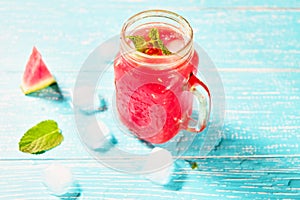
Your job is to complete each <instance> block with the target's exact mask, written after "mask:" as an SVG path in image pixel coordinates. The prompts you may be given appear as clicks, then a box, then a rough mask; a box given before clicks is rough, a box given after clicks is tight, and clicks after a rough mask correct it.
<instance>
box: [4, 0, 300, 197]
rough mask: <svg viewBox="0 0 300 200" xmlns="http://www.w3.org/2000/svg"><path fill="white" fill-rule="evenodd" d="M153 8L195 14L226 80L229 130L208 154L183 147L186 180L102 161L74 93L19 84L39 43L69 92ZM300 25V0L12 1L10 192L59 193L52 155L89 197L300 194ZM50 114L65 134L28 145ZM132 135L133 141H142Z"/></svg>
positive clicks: (7, 112) (8, 36)
mask: <svg viewBox="0 0 300 200" xmlns="http://www.w3.org/2000/svg"><path fill="white" fill-rule="evenodd" d="M153 8H159V9H167V10H171V11H174V12H177V13H179V14H181V15H182V16H184V17H185V18H186V19H187V20H188V21H189V22H190V23H191V25H192V27H193V29H194V32H195V38H194V40H195V42H196V43H197V44H199V45H200V46H201V47H202V48H203V49H204V50H205V52H206V53H207V55H208V56H209V57H210V58H211V60H212V61H213V62H214V64H215V66H216V68H217V70H218V74H219V76H220V77H221V79H222V84H223V87H224V92H225V100H226V108H225V118H224V123H223V124H222V129H221V139H219V140H218V142H217V143H216V144H215V146H214V147H213V148H212V150H211V151H210V152H209V153H208V154H207V155H199V154H197V151H193V152H192V153H187V154H185V155H183V156H181V157H180V158H178V162H180V170H179V171H178V172H174V174H172V176H177V175H178V174H180V175H181V176H183V177H184V178H183V179H179V180H177V183H176V184H177V186H176V187H168V186H163V185H159V184H154V183H153V182H151V181H149V180H148V179H146V178H145V177H144V176H141V175H133V174H127V173H122V172H118V171H115V170H113V169H111V168H109V167H107V166H104V165H102V164H100V163H99V162H97V161H96V160H95V159H94V158H93V157H92V156H91V155H90V154H89V153H88V152H87V151H86V148H85V146H84V145H83V143H82V142H81V141H80V139H79V137H78V133H77V129H76V123H75V120H74V112H73V109H72V107H71V104H70V101H69V100H68V101H65V102H57V101H51V100H48V99H44V98H37V97H29V96H25V95H24V94H23V93H22V92H21V90H20V88H19V86H20V83H21V77H22V74H23V71H24V68H25V65H26V62H27V59H28V57H29V55H30V53H31V49H32V47H33V46H34V45H35V46H37V47H38V49H39V50H40V51H41V53H42V56H43V58H44V60H45V62H46V64H47V65H48V67H49V69H50V70H51V72H52V73H53V74H54V75H55V77H56V79H57V81H58V83H59V86H60V88H61V90H62V91H63V93H65V94H70V91H72V89H73V88H74V85H75V81H76V78H77V76H78V73H79V70H80V68H81V67H82V64H83V63H84V61H85V60H86V59H87V58H88V56H89V54H90V53H91V52H93V50H94V49H95V48H96V47H98V46H99V45H100V44H101V43H103V42H105V41H107V40H109V39H110V38H111V37H113V36H116V35H118V34H119V32H120V29H121V26H122V24H123V23H124V22H125V21H126V19H128V18H129V17H130V16H132V15H133V14H135V13H137V12H140V11H142V10H146V9H153ZM299 30H300V3H299V1H296V0H294V1H293V0H288V1H279V0H275V1H258V0H253V1H226V2H219V1H199V2H198V1H186V2H183V1H182V2H179V1H177V2H174V1H169V0H166V1H145V0H140V1H134V0H107V1H105V2H100V1H98V2H96V1H84V2H83V1H77V0H76V1H51V2H39V1H31V0H28V1H1V2H0V44H1V47H0V69H1V70H0V77H1V79H0V95H1V98H0V109H1V110H0V111H1V112H0V132H1V133H0V199H57V198H58V197H56V196H53V195H51V192H50V191H49V190H48V188H47V187H45V185H44V181H43V172H44V170H45V169H46V168H47V166H49V165H51V164H61V165H63V166H66V167H68V168H69V169H71V170H72V173H73V176H74V179H76V182H77V183H78V185H77V188H80V195H79V197H78V199H231V198H237V199H300V144H299V142H300V134H299V133H300V132H299V129H300V42H299V41H300V32H299ZM200 59H201V58H200ZM68 98H69V97H68ZM70 98H71V97H70ZM100 117H101V116H100ZM45 119H54V120H56V121H57V123H58V124H59V127H60V128H61V130H62V133H63V135H64V138H65V139H64V141H63V143H62V144H61V145H60V146H58V147H56V148H55V149H52V150H50V151H48V152H46V153H44V154H40V155H32V154H25V153H22V152H20V151H19V150H18V142H19V140H20V138H21V137H22V135H23V134H24V133H25V132H26V130H28V129H29V128H30V127H32V126H33V125H35V124H37V123H38V122H40V121H41V120H45ZM130 144H131V143H130V142H124V145H127V148H128V149H129V150H133V151H139V149H136V148H137V147H136V146H130ZM130 148H132V149H130ZM192 162H194V163H197V165H198V168H196V169H192V167H191V165H190V164H191V163H192Z"/></svg>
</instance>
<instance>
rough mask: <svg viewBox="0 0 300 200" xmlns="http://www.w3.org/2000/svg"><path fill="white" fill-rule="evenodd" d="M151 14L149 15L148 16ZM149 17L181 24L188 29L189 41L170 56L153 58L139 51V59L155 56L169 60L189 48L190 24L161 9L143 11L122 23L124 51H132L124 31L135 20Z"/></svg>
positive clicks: (191, 40) (179, 16) (173, 13)
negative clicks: (161, 18) (166, 19)
mask: <svg viewBox="0 0 300 200" xmlns="http://www.w3.org/2000/svg"><path fill="white" fill-rule="evenodd" d="M150 14H151V15H150ZM149 17H163V18H168V19H171V20H173V21H175V22H177V23H179V24H183V25H184V27H186V28H188V29H189V31H188V32H189V39H188V41H187V42H186V43H185V44H184V46H183V47H181V48H180V49H179V50H177V51H176V52H174V53H173V54H171V55H159V56H155V55H148V54H145V53H142V52H139V51H136V54H137V55H138V56H139V57H144V58H147V59H149V58H153V57H154V56H155V58H156V59H160V58H161V59H166V58H170V57H173V56H175V55H179V54H180V53H181V52H183V51H184V50H185V49H186V48H187V47H189V46H191V45H192V44H191V43H192V42H193V29H192V27H191V25H190V23H189V22H188V21H187V20H186V19H185V18H184V17H182V16H181V15H179V14H177V13H175V12H172V11H169V10H162V9H151V10H144V11H142V12H139V13H137V14H135V15H133V16H131V17H130V18H128V20H127V21H126V22H125V23H124V25H123V27H122V30H121V40H123V41H124V45H125V49H126V50H131V51H132V50H133V48H132V47H131V46H130V45H129V44H128V43H127V42H126V40H125V38H126V35H125V33H126V30H127V28H128V27H130V26H131V25H132V24H134V23H135V22H136V21H137V20H141V19H144V18H149ZM183 57H184V56H183Z"/></svg>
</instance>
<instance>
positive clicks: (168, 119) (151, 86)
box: [114, 26, 198, 144]
mask: <svg viewBox="0 0 300 200" xmlns="http://www.w3.org/2000/svg"><path fill="white" fill-rule="evenodd" d="M151 28H153V27H143V28H139V29H137V31H135V32H134V33H132V34H133V35H141V36H143V37H145V39H146V40H147V39H149V38H147V37H148V33H149V31H150V29H151ZM156 28H157V29H158V31H159V35H160V39H161V40H162V41H163V43H164V45H165V46H166V47H167V48H168V49H169V50H170V51H171V52H175V53H174V54H175V55H172V56H171V57H174V56H175V57H176V52H177V51H179V50H180V49H181V48H183V47H184V46H185V40H184V37H183V34H181V33H179V32H176V31H175V29H172V28H170V27H164V26H158V27H156ZM133 48H134V46H133ZM134 53H136V52H134ZM129 54H132V52H131V53H129ZM171 57H170V58H171ZM159 61H160V58H159V56H152V57H150V58H149V56H148V58H147V61H146V62H143V64H141V63H140V62H134V61H132V60H130V61H129V60H128V58H127V54H126V53H124V52H122V53H119V54H118V55H117V57H116V59H115V62H114V72H115V85H116V106H117V111H118V114H119V119H120V120H121V122H122V123H123V124H124V125H125V126H126V127H127V128H128V129H129V130H130V131H131V132H132V133H133V134H134V135H136V136H137V137H138V138H140V139H143V140H146V141H148V142H151V143H154V144H159V143H164V142H167V141H168V140H170V139H171V138H173V137H174V136H175V135H176V134H177V133H178V132H179V130H180V129H182V128H185V127H186V126H187V123H188V119H189V117H190V115H191V112H192V104H193V103H192V101H193V95H192V94H191V93H190V92H187V91H186V90H184V88H185V87H187V81H188V79H189V76H190V74H191V72H193V73H196V71H197V66H198V55H197V53H196V51H194V52H193V53H192V56H191V57H189V59H188V60H182V59H181V62H179V64H178V65H175V66H174V63H172V62H173V60H172V59H170V60H169V62H166V63H165V65H164V66H163V67H161V66H160V68H156V67H155V65H153V63H157V64H159ZM147 63H148V64H149V66H147ZM150 66H151V67H150ZM170 66H172V67H170Z"/></svg>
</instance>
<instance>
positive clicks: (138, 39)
mask: <svg viewBox="0 0 300 200" xmlns="http://www.w3.org/2000/svg"><path fill="white" fill-rule="evenodd" d="M127 38H129V39H130V40H131V41H132V42H133V44H134V46H135V48H136V50H138V51H140V52H144V51H145V50H146V49H147V42H146V40H145V39H144V37H143V36H140V35H136V36H127Z"/></svg>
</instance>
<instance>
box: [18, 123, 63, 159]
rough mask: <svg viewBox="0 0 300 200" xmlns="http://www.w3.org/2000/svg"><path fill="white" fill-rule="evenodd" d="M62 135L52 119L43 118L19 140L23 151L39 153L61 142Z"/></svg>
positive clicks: (20, 148)
mask: <svg viewBox="0 0 300 200" xmlns="http://www.w3.org/2000/svg"><path fill="white" fill-rule="evenodd" d="M63 138H64V137H63V135H62V134H61V130H60V129H59V128H58V125H57V123H56V122H55V121H54V120H45V121H42V122H40V123H38V124H37V125H35V126H33V127H32V128H30V129H29V130H28V131H27V132H26V133H25V134H24V135H23V137H22V138H21V140H20V141H19V150H20V151H22V152H24V153H31V154H41V153H44V152H46V151H47V150H50V149H52V148H54V147H56V146H58V145H60V144H61V142H62V141H63Z"/></svg>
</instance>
